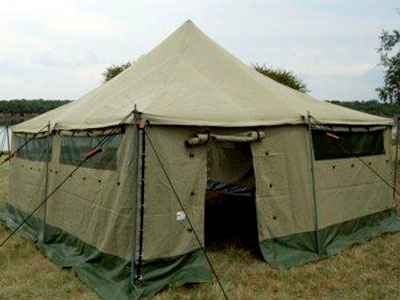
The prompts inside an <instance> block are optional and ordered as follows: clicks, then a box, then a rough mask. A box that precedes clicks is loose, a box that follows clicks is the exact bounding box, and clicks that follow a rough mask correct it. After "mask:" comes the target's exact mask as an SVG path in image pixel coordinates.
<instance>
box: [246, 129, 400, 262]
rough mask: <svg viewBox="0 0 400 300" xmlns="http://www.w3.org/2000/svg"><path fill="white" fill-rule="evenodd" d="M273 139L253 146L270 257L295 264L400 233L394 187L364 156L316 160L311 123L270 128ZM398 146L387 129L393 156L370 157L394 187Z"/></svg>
mask: <svg viewBox="0 0 400 300" xmlns="http://www.w3.org/2000/svg"><path fill="white" fill-rule="evenodd" d="M266 134H267V137H266V138H265V139H264V140H263V141H262V142H261V143H254V144H252V151H253V160H254V167H255V177H256V197H257V199H256V204H257V217H258V224H259V240H260V248H261V252H262V254H263V256H264V258H265V260H267V261H268V262H270V263H271V264H273V265H276V266H283V267H288V266H292V265H296V264H300V263H305V262H308V261H312V260H316V259H318V258H319V257H321V256H326V255H332V254H335V253H337V252H338V251H340V250H342V249H343V248H345V247H347V246H349V245H351V244H354V243H357V242H361V241H364V240H367V239H370V238H372V237H374V236H376V235H378V234H380V233H382V232H391V231H398V230H400V222H399V220H398V218H397V217H396V216H395V213H394V210H393V207H394V203H393V200H392V196H391V189H390V187H388V186H387V185H386V184H385V183H384V182H383V181H382V180H381V179H379V178H377V176H376V175H375V174H373V173H372V171H371V170H370V169H368V167H366V166H365V165H364V164H363V163H362V162H361V161H359V160H358V159H357V158H355V157H353V158H341V159H333V160H320V161H314V160H311V157H312V153H310V149H311V148H310V143H311V134H310V132H309V131H308V129H307V127H304V126H297V127H294V126H293V127H276V128H269V129H268V130H266ZM390 141H391V139H390V130H389V129H387V130H386V131H385V134H384V143H385V154H381V155H373V156H365V157H363V160H364V161H365V162H366V163H367V164H370V165H371V167H372V168H374V169H375V170H376V171H377V172H378V173H379V174H380V175H382V176H383V177H384V178H385V179H386V180H387V181H388V182H391V181H392V174H391V166H390V161H391V160H390V157H391V148H390ZM312 164H313V166H312ZM311 167H314V170H315V172H314V176H313V174H312V172H311ZM313 184H315V191H316V193H315V199H314V198H313V193H312V188H313ZM314 200H315V202H314ZM316 229H318V230H316Z"/></svg>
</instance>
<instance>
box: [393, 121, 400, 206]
mask: <svg viewBox="0 0 400 300" xmlns="http://www.w3.org/2000/svg"><path fill="white" fill-rule="evenodd" d="M394 121H395V123H396V140H395V143H396V153H395V159H394V172H393V173H394V174H393V201H395V200H396V190H397V168H398V158H399V139H400V128H399V121H400V115H395V116H394Z"/></svg>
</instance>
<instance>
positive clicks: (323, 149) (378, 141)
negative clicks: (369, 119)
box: [312, 130, 385, 160]
mask: <svg viewBox="0 0 400 300" xmlns="http://www.w3.org/2000/svg"><path fill="white" fill-rule="evenodd" d="M328 134H329V131H325V130H313V131H312V136H313V146H314V155H315V159H316V160H323V159H335V158H346V157H356V156H367V155H379V154H384V153H385V148H384V144H383V130H377V131H370V132H352V131H344V132H334V133H332V134H334V135H335V136H337V137H339V139H336V138H334V137H331V136H329V135H328Z"/></svg>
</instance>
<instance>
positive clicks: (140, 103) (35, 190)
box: [2, 21, 400, 299]
mask: <svg viewBox="0 0 400 300" xmlns="http://www.w3.org/2000/svg"><path fill="white" fill-rule="evenodd" d="M38 132H40V134H37V133H38ZM390 132H391V121H390V120H388V119H386V118H381V117H377V116H372V115H368V114H365V113H361V112H357V111H353V110H350V109H347V108H343V107H340V106H336V105H332V104H329V103H326V102H322V101H319V100H316V99H314V98H312V97H310V96H309V95H306V94H303V93H299V92H297V91H295V90H292V89H290V88H287V87H285V86H283V85H280V84H279V83H277V82H275V81H273V80H270V79H268V78H266V77H264V76H262V75H260V74H258V73H257V72H256V71H254V70H253V69H252V68H251V67H249V66H247V65H245V64H244V63H242V62H240V61H239V60H238V59H236V58H235V57H233V56H232V55H231V54H229V53H228V52H226V51H225V50H224V49H222V48H221V47H220V46H218V45H217V44H216V43H215V42H214V41H212V40H211V39H210V38H208V37H207V36H206V35H205V34H204V33H202V32H201V31H200V30H199V29H198V28H197V27H196V26H195V25H194V24H193V23H192V22H191V21H187V22H186V23H185V24H184V25H183V26H181V27H180V28H179V29H178V30H177V31H175V32H174V33H173V34H172V35H171V36H169V37H168V38H167V39H166V40H165V41H163V42H162V43H161V44H160V45H159V46H158V47H156V48H155V49H154V50H152V51H151V52H150V53H148V54H147V55H145V56H143V57H142V58H141V59H139V60H138V61H137V62H136V63H135V64H134V65H133V66H132V67H130V68H129V69H127V70H126V71H124V72H123V73H121V74H120V75H118V76H117V77H116V78H114V79H112V80H111V81H109V82H107V83H105V84H103V85H102V86H100V87H98V88H96V89H95V90H93V91H91V92H89V93H88V94H86V95H84V96H83V97H82V98H80V99H79V100H77V101H74V102H72V103H70V104H67V105H65V106H62V107H60V108H58V109H55V110H52V111H50V112H48V113H46V114H43V115H41V116H38V117H36V118H34V119H31V120H29V121H26V122H24V123H22V124H19V125H17V126H15V127H14V128H13V139H12V143H13V149H17V148H18V147H19V146H22V145H24V143H25V142H27V141H29V142H28V143H27V144H26V145H25V146H24V147H23V148H22V149H21V150H20V151H19V152H18V153H17V156H16V157H15V158H14V159H13V160H12V161H11V175H10V199H9V200H8V203H7V207H6V210H5V211H4V212H3V215H2V220H3V222H5V223H6V224H7V225H8V226H9V227H10V228H15V227H16V226H17V225H18V224H19V223H20V222H21V220H23V218H24V217H25V216H26V215H27V214H29V213H30V212H31V211H32V210H33V209H34V208H35V207H36V206H37V205H38V204H39V203H40V202H41V201H43V199H44V198H46V195H49V193H51V192H52V191H53V190H54V189H55V188H56V187H57V186H59V184H60V183H62V181H63V180H64V179H65V178H66V177H67V178H68V176H69V174H70V173H71V171H73V170H74V169H75V168H76V167H77V166H79V165H80V163H81V162H82V159H83V158H84V157H85V155H86V154H87V153H88V151H91V150H92V149H94V148H96V147H97V146H99V145H100V146H101V149H102V151H101V152H100V153H98V154H97V155H95V156H93V157H92V158H91V159H89V160H87V161H86V162H85V163H84V164H83V165H82V166H81V167H80V168H79V170H78V171H77V172H76V173H74V175H73V176H71V177H70V178H69V179H68V180H67V181H66V182H65V184H63V185H62V187H61V188H60V189H59V190H57V191H56V192H55V193H54V194H53V195H52V197H51V198H49V199H48V201H46V203H45V205H44V206H43V207H41V209H40V210H39V211H38V212H37V213H36V214H35V215H34V217H33V218H31V219H30V220H29V221H28V223H27V224H26V225H25V226H24V233H25V234H26V235H27V236H29V237H30V238H32V239H33V240H35V241H37V243H38V245H39V246H40V247H41V248H43V249H44V250H45V251H46V253H47V255H48V256H49V257H50V259H51V260H52V261H54V262H56V263H58V264H59V265H61V266H65V267H74V268H75V269H76V270H77V272H78V274H79V276H80V278H81V279H82V280H83V281H84V282H86V283H87V284H88V285H89V286H91V287H92V288H93V289H94V290H95V291H96V292H97V293H98V294H99V295H100V296H102V297H103V298H105V299H131V298H135V297H140V296H148V295H153V294H154V293H156V292H158V291H160V290H161V289H163V288H165V287H167V286H169V285H180V284H183V283H189V282H205V281H209V280H210V279H211V273H210V269H209V267H208V265H207V263H206V260H205V258H204V256H203V254H202V252H201V250H200V246H199V244H198V243H197V241H196V239H195V237H194V234H193V230H194V231H195V232H196V233H197V234H198V237H199V238H200V240H201V241H202V242H203V241H204V236H205V232H204V207H205V193H206V189H207V181H208V180H210V179H213V180H215V181H216V182H221V183H222V184H223V185H225V186H227V185H233V186H247V187H249V188H253V189H255V202H256V216H254V217H255V218H256V220H257V234H258V244H259V248H260V250H261V253H262V257H263V259H264V260H265V261H266V262H268V263H270V264H271V265H274V266H277V267H289V266H294V265H298V264H302V263H306V262H309V261H313V260H316V259H318V258H321V257H326V256H330V255H333V254H335V253H337V252H338V251H340V250H342V249H344V248H345V247H348V246H349V245H352V244H354V243H357V242H362V241H365V240H368V239H370V238H372V237H374V236H377V235H379V234H381V233H384V232H394V231H398V230H400V222H399V220H398V218H397V216H396V213H395V210H394V202H393V197H392V190H391V188H390V187H388V186H387V185H386V184H385V183H384V182H383V181H382V180H381V179H379V178H378V177H377V176H376V174H374V173H373V172H371V169H373V170H376V172H378V173H379V174H380V175H381V176H382V177H384V178H385V179H386V180H387V181H389V182H391V181H392V180H393V174H392V173H393V171H392V169H391V133H390ZM32 137H34V139H33V140H32V141H30V139H31V138H32ZM357 157H362V158H363V160H362V161H363V162H365V164H364V163H362V162H361V161H360V160H359V159H358V158H357ZM177 198H179V200H180V201H181V202H182V204H183V206H184V208H185V209H184V211H182V207H181V206H180V205H179V201H177ZM189 219H190V221H191V223H192V225H193V228H191V227H190V226H189V224H188V220H189Z"/></svg>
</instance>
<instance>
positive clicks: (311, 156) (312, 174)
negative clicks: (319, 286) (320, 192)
mask: <svg viewBox="0 0 400 300" xmlns="http://www.w3.org/2000/svg"><path fill="white" fill-rule="evenodd" d="M307 125H308V133H309V142H308V144H309V152H310V171H311V188H312V197H313V206H314V237H315V245H316V248H317V254H318V255H320V253H321V249H320V245H319V232H318V230H319V221H318V203H317V191H316V188H315V171H314V160H315V157H314V146H313V136H312V124H311V114H310V112H309V111H308V112H307Z"/></svg>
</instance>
